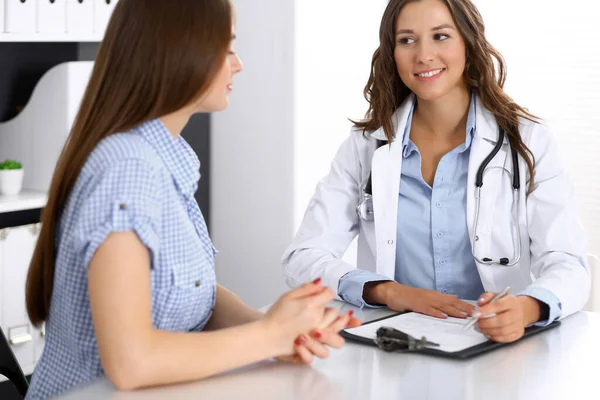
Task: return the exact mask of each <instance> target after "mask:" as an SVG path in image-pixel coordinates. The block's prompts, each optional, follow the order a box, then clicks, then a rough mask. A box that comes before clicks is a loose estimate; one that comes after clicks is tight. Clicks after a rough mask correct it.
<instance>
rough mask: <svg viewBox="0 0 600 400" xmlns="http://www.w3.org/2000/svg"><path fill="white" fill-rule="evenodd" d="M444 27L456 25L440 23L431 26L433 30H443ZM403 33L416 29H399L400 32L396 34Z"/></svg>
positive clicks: (451, 27)
mask: <svg viewBox="0 0 600 400" xmlns="http://www.w3.org/2000/svg"><path fill="white" fill-rule="evenodd" d="M442 29H454V27H453V26H452V25H450V24H442V25H438V26H434V27H433V28H431V30H432V31H434V32H435V31H441V30H442ZM403 33H415V31H413V30H412V29H398V32H396V35H400V34H403Z"/></svg>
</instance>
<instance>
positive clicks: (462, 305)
mask: <svg viewBox="0 0 600 400" xmlns="http://www.w3.org/2000/svg"><path fill="white" fill-rule="evenodd" d="M452 306H453V307H455V308H457V309H458V310H459V311H460V313H461V315H464V316H465V317H467V316H469V315H471V314H472V313H473V311H475V306H474V305H473V304H469V303H467V302H466V301H462V300H461V299H458V298H457V299H455V300H454V302H453V303H452Z"/></svg>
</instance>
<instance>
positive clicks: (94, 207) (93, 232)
mask: <svg viewBox="0 0 600 400" xmlns="http://www.w3.org/2000/svg"><path fill="white" fill-rule="evenodd" d="M160 193H161V185H160V180H159V177H158V173H157V172H156V171H155V169H153V168H152V166H151V165H150V164H149V163H148V162H146V161H143V160H139V159H132V160H123V161H119V162H117V163H115V164H113V165H111V166H109V167H107V168H106V169H105V170H103V171H101V172H98V173H94V175H93V177H92V178H91V179H90V181H89V183H87V188H86V189H85V190H84V191H82V193H81V194H80V196H81V199H80V202H79V204H80V207H79V211H78V218H77V221H76V223H75V233H76V235H75V236H76V240H75V246H76V249H75V250H76V252H77V254H79V255H80V256H83V260H84V264H85V266H86V268H87V267H88V266H89V263H90V262H91V260H92V257H93V256H94V253H95V252H96V250H97V249H98V247H99V246H100V245H101V244H102V243H103V242H104V241H105V240H106V238H107V237H108V235H110V234H111V233H113V232H128V231H133V232H135V233H136V234H137V236H138V238H139V239H140V241H141V242H142V243H143V244H144V245H145V246H146V247H147V248H148V250H149V251H150V259H151V262H152V266H154V265H156V261H155V260H156V258H157V256H158V253H159V250H160V249H159V247H160V242H159V231H160V227H161V205H160V198H161V194H160Z"/></svg>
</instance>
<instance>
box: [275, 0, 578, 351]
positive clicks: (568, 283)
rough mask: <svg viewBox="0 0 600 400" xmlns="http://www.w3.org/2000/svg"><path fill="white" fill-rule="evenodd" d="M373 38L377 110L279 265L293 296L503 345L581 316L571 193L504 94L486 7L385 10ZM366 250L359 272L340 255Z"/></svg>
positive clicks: (420, 4) (547, 136)
mask: <svg viewBox="0 0 600 400" xmlns="http://www.w3.org/2000/svg"><path fill="white" fill-rule="evenodd" d="M379 37H380V46H379V48H378V49H377V50H376V51H375V54H374V56H373V61H372V71H371V76H370V78H369V81H368V83H367V86H366V88H365V97H366V99H367V101H368V102H369V110H368V112H367V114H366V117H365V118H364V119H363V120H361V121H357V122H355V123H354V128H353V130H352V132H351V134H350V137H349V138H348V139H347V140H346V141H345V142H344V143H343V144H342V145H341V147H340V149H339V151H338V153H337V155H336V157H335V159H334V161H333V164H332V168H331V172H330V173H329V175H328V176H327V177H326V178H325V179H324V180H322V181H321V182H320V183H319V185H318V187H317V192H316V194H315V195H314V197H313V199H312V200H311V202H310V203H309V206H308V209H307V212H306V215H305V218H304V221H303V223H302V225H301V227H300V229H299V232H298V234H297V236H296V238H295V240H294V242H293V243H292V245H291V246H290V247H289V248H288V249H287V251H286V253H285V255H284V260H283V262H284V270H285V273H286V276H287V278H288V283H289V284H290V285H291V286H295V285H298V284H301V283H304V282H307V281H309V280H310V279H311V278H312V277H316V276H322V277H323V280H324V281H325V283H326V284H327V285H328V286H331V287H332V288H333V289H334V290H336V291H337V294H338V296H339V297H340V298H342V299H344V300H346V301H348V302H350V303H352V304H354V305H357V306H360V307H363V306H381V305H385V306H388V307H389V308H391V309H393V310H397V311H406V310H411V311H415V312H419V313H423V314H427V315H430V316H433V317H438V318H448V317H456V318H466V317H467V316H469V315H472V316H473V317H474V318H475V319H477V320H478V322H477V326H476V327H475V329H477V330H479V331H480V332H481V333H482V334H484V335H486V336H489V337H490V338H491V339H492V340H494V341H498V342H511V341H514V340H517V339H519V338H520V337H521V336H522V335H523V333H524V328H525V327H527V326H529V325H531V324H549V323H551V322H552V321H554V320H556V319H558V318H562V317H565V316H568V315H570V314H572V313H574V312H576V311H578V310H581V309H582V308H583V306H584V304H585V302H586V300H587V298H588V295H589V287H590V278H589V270H588V266H587V261H586V245H587V239H586V234H585V232H584V230H583V227H582V224H581V221H580V218H579V215H578V212H577V209H576V200H575V197H574V194H573V187H572V184H571V181H570V180H569V177H568V176H567V173H566V172H565V168H564V166H563V164H562V162H561V160H560V157H559V156H558V146H557V143H556V141H555V140H554V138H553V137H552V135H551V133H550V132H549V131H548V130H547V128H545V127H544V126H543V125H542V124H541V123H540V121H539V120H538V119H537V118H536V117H535V116H533V115H531V114H530V113H529V112H528V111H527V110H526V109H524V108H523V107H521V106H519V105H518V104H516V103H515V102H514V101H513V100H512V99H511V98H510V97H509V96H508V95H507V94H506V93H505V92H504V91H503V85H504V81H505V65H504V61H503V59H502V57H501V55H500V54H499V53H498V52H497V51H496V50H495V49H494V48H493V47H492V46H491V45H490V43H489V42H488V41H487V40H486V37H485V33H484V25H483V21H482V18H481V16H480V14H479V12H478V11H477V9H476V7H475V6H474V5H473V3H472V2H471V1H470V0H390V2H389V4H388V6H387V9H386V10H385V13H384V15H383V19H382V23H381V28H380V35H379ZM356 236H358V260H357V265H356V266H355V265H352V264H349V263H346V262H343V261H342V260H341V257H342V255H343V253H344V252H345V250H346V249H347V248H348V246H349V244H350V243H351V242H352V240H353V239H354V238H355V237H356ZM507 288H510V293H511V294H509V295H507V296H505V297H503V298H502V299H501V300H498V301H495V302H491V299H492V298H493V297H494V294H495V292H501V291H504V290H506V289H507ZM464 300H477V301H478V303H475V304H476V305H473V302H466V301H464ZM490 315H491V317H489V318H484V319H479V318H480V317H482V316H490Z"/></svg>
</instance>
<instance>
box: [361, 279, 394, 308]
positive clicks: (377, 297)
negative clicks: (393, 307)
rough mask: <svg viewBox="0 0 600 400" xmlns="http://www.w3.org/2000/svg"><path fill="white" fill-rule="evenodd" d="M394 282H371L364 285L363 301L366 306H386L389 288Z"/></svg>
mask: <svg viewBox="0 0 600 400" xmlns="http://www.w3.org/2000/svg"><path fill="white" fill-rule="evenodd" d="M395 283H396V282H394V281H373V282H367V283H365V286H364V288H363V300H364V301H365V302H367V303H368V304H372V305H376V304H383V305H387V304H388V297H389V296H388V293H389V288H390V287H391V286H392V285H394V284H395Z"/></svg>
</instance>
